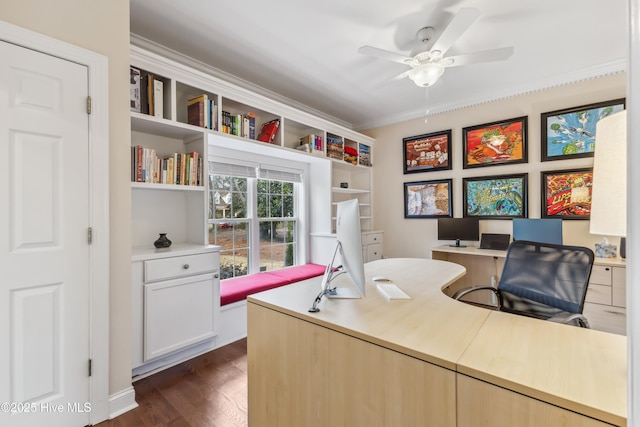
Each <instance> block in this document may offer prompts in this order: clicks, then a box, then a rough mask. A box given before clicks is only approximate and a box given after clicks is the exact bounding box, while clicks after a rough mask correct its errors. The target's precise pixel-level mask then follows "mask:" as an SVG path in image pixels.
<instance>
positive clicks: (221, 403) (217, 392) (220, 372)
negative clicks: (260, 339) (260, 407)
mask: <svg viewBox="0 0 640 427" xmlns="http://www.w3.org/2000/svg"><path fill="white" fill-rule="evenodd" d="M134 388H135V390H136V402H138V405H139V406H138V407H137V408H136V409H134V410H132V411H129V412H127V413H125V414H122V415H120V416H119V417H117V418H114V419H113V420H109V421H105V422H102V423H100V424H98V426H99V427H142V426H144V427H150V426H154V427H159V426H167V427H196V426H198V427H235V426H246V425H247V341H246V339H244V340H240V341H237V342H235V343H232V344H229V345H227V346H225V347H222V348H219V349H216V350H214V351H211V352H209V353H206V354H203V355H202V356H199V357H197V358H195V359H192V360H189V361H187V362H184V363H182V364H180V365H176V366H174V367H172V368H169V369H167V370H164V371H162V372H159V373H157V374H154V375H151V376H149V377H147V378H143V379H141V380H140V381H137V382H136V383H135V384H134Z"/></svg>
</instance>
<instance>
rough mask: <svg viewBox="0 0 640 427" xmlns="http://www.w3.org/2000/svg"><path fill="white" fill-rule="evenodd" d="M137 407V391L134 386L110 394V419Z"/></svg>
mask: <svg viewBox="0 0 640 427" xmlns="http://www.w3.org/2000/svg"><path fill="white" fill-rule="evenodd" d="M137 407H138V404H137V403H136V392H135V390H134V389H133V387H129V388H127V389H124V390H122V391H119V392H118V393H116V394H112V395H111V396H109V419H110V420H111V419H113V418H115V417H117V416H118V415H122V414H124V413H125V412H129V411H130V410H132V409H135V408H137Z"/></svg>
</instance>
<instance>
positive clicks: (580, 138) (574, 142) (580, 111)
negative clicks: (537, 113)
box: [540, 98, 625, 161]
mask: <svg viewBox="0 0 640 427" xmlns="http://www.w3.org/2000/svg"><path fill="white" fill-rule="evenodd" d="M624 108H625V100H624V98H621V99H614V100H612V101H606V102H600V103H597V104H590V105H582V106H580V107H574V108H568V109H564V110H557V111H551V112H548V113H542V114H541V120H540V122H541V124H542V129H541V131H542V132H541V135H542V161H549V160H563V159H569V158H579V157H592V156H593V153H594V150H595V146H596V124H597V123H598V121H599V120H600V119H602V118H604V117H607V116H609V115H611V114H614V113H617V112H618V111H622V110H624Z"/></svg>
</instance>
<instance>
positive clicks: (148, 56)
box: [131, 46, 381, 373]
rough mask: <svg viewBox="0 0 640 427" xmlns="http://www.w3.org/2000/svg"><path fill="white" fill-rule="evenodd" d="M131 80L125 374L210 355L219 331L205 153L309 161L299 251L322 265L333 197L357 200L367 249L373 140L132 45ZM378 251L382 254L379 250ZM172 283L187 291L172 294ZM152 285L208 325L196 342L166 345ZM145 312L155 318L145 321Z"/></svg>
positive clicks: (330, 230)
mask: <svg viewBox="0 0 640 427" xmlns="http://www.w3.org/2000/svg"><path fill="white" fill-rule="evenodd" d="M200 65H202V64H200ZM200 65H199V67H200ZM131 82H132V83H131V210H132V237H131V240H132V244H133V250H132V253H133V254H134V256H133V258H132V262H133V272H134V274H133V287H132V289H133V305H134V306H133V320H134V327H133V343H132V345H133V349H134V352H133V354H134V360H133V367H134V373H142V372H148V371H149V370H150V369H156V368H159V367H162V366H165V365H167V364H171V363H174V362H176V361H178V360H181V359H185V358H187V357H190V356H192V355H193V354H195V353H201V352H204V351H208V350H210V349H212V348H215V347H216V346H217V340H218V336H216V334H217V333H219V332H220V333H221V334H222V335H224V331H219V330H218V320H217V319H218V317H219V316H220V306H219V298H216V295H219V293H217V292H218V291H217V289H218V287H219V277H218V276H217V275H216V273H215V271H216V270H215V269H217V268H218V267H217V262H218V261H216V260H215V259H217V258H215V257H214V258H215V259H213V258H211V257H212V255H211V254H212V253H214V252H216V251H217V249H216V247H212V246H210V245H209V232H208V221H207V219H208V217H209V209H210V206H209V182H208V164H209V160H210V157H209V155H210V154H211V155H212V156H215V155H220V156H223V155H224V153H227V154H228V153H229V150H233V154H234V155H235V154H237V153H253V154H257V155H259V156H260V155H264V157H265V158H278V159H282V158H285V159H287V160H288V161H291V162H302V163H306V166H305V168H306V169H307V170H308V174H309V179H308V180H307V181H306V182H305V183H304V185H305V186H306V189H307V190H308V194H309V195H310V196H309V197H308V199H307V200H308V207H309V220H308V225H307V224H305V226H306V229H305V237H308V239H307V243H308V244H307V246H308V247H312V248H313V249H311V254H310V256H308V257H307V258H308V259H307V260H306V261H308V262H319V261H320V260H322V258H323V257H325V256H329V255H330V254H331V253H332V251H333V249H332V248H333V245H334V243H333V239H334V238H333V237H332V236H333V235H332V234H331V233H333V232H334V231H335V219H334V217H335V210H336V204H337V203H338V202H339V201H341V200H346V199H352V198H357V199H358V200H359V201H360V209H361V211H360V212H361V217H362V222H361V225H362V230H363V232H365V233H363V247H369V246H371V245H370V244H369V240H372V239H370V236H368V235H366V236H365V234H366V232H367V231H369V230H371V228H372V224H373V220H372V212H373V209H372V204H371V203H372V198H371V183H372V172H373V169H372V167H371V165H372V161H371V156H372V154H373V145H374V142H375V141H374V140H373V139H372V138H369V137H367V136H365V135H362V134H359V133H357V132H355V131H353V130H350V129H347V128H344V127H342V126H339V125H337V124H334V123H332V122H330V121H327V120H325V119H321V118H318V117H315V116H313V115H311V114H308V113H306V112H303V111H300V110H298V109H295V108H293V107H290V106H287V105H284V104H281V103H279V102H276V101H274V100H271V99H268V98H266V97H264V96H261V95H258V94H256V93H254V92H251V91H249V90H246V89H244V88H241V87H237V86H235V85H233V84H230V83H228V82H225V81H222V80H220V79H218V78H216V77H214V76H213V75H211V74H208V73H206V72H203V71H202V68H201V67H200V68H199V69H195V68H192V67H189V66H187V65H185V64H181V63H178V62H175V61H172V60H169V59H166V58H164V57H162V56H161V55H158V54H156V53H153V52H149V51H146V50H144V49H141V48H138V47H135V46H132V47H131ZM266 125H269V126H270V129H271V131H270V132H268V133H267V132H262V131H263V128H264V127H265V126H266ZM265 130H266V128H265ZM261 133H263V135H264V137H262V138H261V137H260V134H261ZM260 139H263V141H261V140H260ZM329 140H333V141H335V142H339V144H338V145H339V148H337V149H331V150H329V148H328V142H329ZM231 157H233V156H231ZM341 184H343V187H341ZM344 187H346V188H344ZM160 233H166V234H167V237H169V239H170V240H171V241H172V242H173V245H172V246H171V247H170V248H167V249H155V248H154V245H153V243H154V241H155V240H156V239H157V238H158V236H159V234H160ZM306 234H308V236H306ZM303 240H304V239H303ZM379 246H381V245H379ZM376 251H378V252H380V253H381V249H376ZM201 260H204V261H202V262H203V265H206V271H207V274H209V275H210V276H211V277H207V279H206V280H205V281H202V280H200V278H201V274H200V273H202V272H203V271H201V270H198V269H197V268H196V269H195V272H194V273H189V272H190V271H191V270H192V266H195V265H197V264H198V262H199V261H201ZM154 265H156V266H158V265H159V266H160V267H161V269H164V270H162V271H166V272H167V273H169V275H168V276H167V278H168V279H170V280H167V282H166V283H165V282H163V281H158V282H155V281H154V279H149V277H148V274H147V273H148V271H149V270H148V269H149V268H153V266H154ZM165 267H166V268H165ZM177 272H179V274H178V273H177ZM176 274H178V275H176ZM185 274H187V275H188V274H193V275H192V276H188V277H187V276H185ZM183 276H184V277H183ZM177 277H180V278H179V279H175V278H177ZM176 284H179V285H180V286H181V287H182V288H183V289H187V288H189V289H191V290H192V291H191V292H183V291H180V292H179V293H176V294H175V295H173V294H171V290H172V289H174V287H175V286H174V285H176ZM165 285H167V286H165ZM212 286H213V287H212ZM157 289H162V290H166V293H165V295H171V296H170V298H169V297H167V300H170V301H171V304H172V306H173V307H183V308H184V307H186V312H188V313H189V314H190V316H191V317H193V316H194V315H195V316H196V317H198V316H199V317H200V318H203V319H213V323H212V324H211V325H209V326H211V328H209V329H207V333H206V334H204V335H202V334H199V332H200V331H199V330H198V331H196V332H198V334H196V335H197V339H196V340H195V341H194V340H191V341H189V339H191V338H192V337H188V338H189V339H182V338H183V337H182V335H183V334H178V336H177V337H174V338H175V339H174V340H173V341H175V342H176V343H177V344H176V343H174V342H173V341H172V346H166V345H164V344H165V342H164V341H165V338H166V337H165V335H164V334H163V331H162V330H161V328H160V329H159V327H158V325H161V324H162V321H163V320H165V318H166V316H165V313H166V311H165V309H164V308H163V307H162V304H157V303H155V302H154V299H153V298H152V296H153V295H155V294H153V292H152V291H155V290H157ZM176 289H177V288H176ZM209 289H213V298H211V299H212V302H211V304H208V303H206V302H205V303H203V301H206V300H208V299H209V298H210V295H209V294H210V293H207V296H206V297H202V296H201V294H200V293H198V291H199V290H202V291H204V290H207V292H208V290H209ZM162 303H163V304H164V300H163V302H162ZM153 310H158V311H157V312H158V313H160V315H159V316H158V317H155V318H152V317H153V316H152V317H149V313H152V312H153ZM184 312H185V311H183V312H182V313H184ZM180 316H182V314H180ZM207 323H209V320H207ZM154 328H155V329H154ZM201 339H202V340H201ZM154 340H155V341H154ZM196 341H197V343H196ZM154 342H155V343H156V344H157V346H156V347H159V348H160V351H157V350H158V349H157V348H156V347H154V345H153V343H154ZM149 343H151V345H150V344H149ZM180 343H189V344H184V345H182V344H180ZM173 344H175V346H174V345H173Z"/></svg>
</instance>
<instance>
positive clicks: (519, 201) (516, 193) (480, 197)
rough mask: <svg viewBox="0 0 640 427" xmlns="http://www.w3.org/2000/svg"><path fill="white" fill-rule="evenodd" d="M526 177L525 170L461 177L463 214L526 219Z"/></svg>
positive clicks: (488, 217) (466, 215) (492, 217)
mask: <svg viewBox="0 0 640 427" xmlns="http://www.w3.org/2000/svg"><path fill="white" fill-rule="evenodd" d="M527 179H528V175H527V174H526V173H522V174H514V175H500V176H482V177H476V178H463V180H462V190H463V203H464V207H463V216H465V217H470V216H471V217H479V218H481V219H482V218H484V219H503V218H504V219H510V218H526V217H527Z"/></svg>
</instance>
